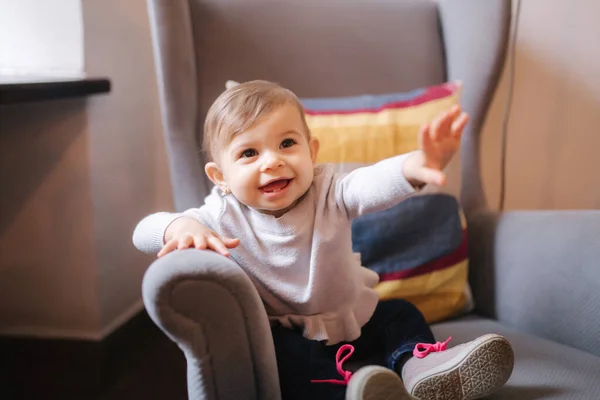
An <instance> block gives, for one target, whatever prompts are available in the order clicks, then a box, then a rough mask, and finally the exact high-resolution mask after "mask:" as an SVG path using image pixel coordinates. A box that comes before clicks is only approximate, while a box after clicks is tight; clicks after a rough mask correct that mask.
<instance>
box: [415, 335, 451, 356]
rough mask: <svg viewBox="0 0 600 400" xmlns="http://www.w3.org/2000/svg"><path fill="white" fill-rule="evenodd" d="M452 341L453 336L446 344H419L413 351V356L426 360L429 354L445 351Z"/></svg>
mask: <svg viewBox="0 0 600 400" xmlns="http://www.w3.org/2000/svg"><path fill="white" fill-rule="evenodd" d="M451 339H452V336H450V337H448V339H446V341H445V342H437V343H434V344H431V343H418V344H417V345H416V346H415V349H414V350H413V356H415V357H417V358H425V357H426V356H427V355H428V354H429V353H435V352H437V351H444V350H446V347H447V345H448V342H449V341H450V340H451ZM419 349H422V350H419Z"/></svg>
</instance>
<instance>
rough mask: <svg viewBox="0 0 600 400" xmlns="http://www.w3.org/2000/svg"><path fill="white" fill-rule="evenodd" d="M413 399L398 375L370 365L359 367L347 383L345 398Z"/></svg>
mask: <svg viewBox="0 0 600 400" xmlns="http://www.w3.org/2000/svg"><path fill="white" fill-rule="evenodd" d="M410 399H413V397H411V396H410V395H409V394H408V392H407V391H406V388H405V387H404V384H403V383H402V380H401V379H400V377H399V376H398V375H397V374H396V373H395V372H394V371H392V370H390V369H387V368H383V367H377V366H370V367H363V368H361V369H359V370H358V371H357V372H356V373H355V374H354V375H352V378H350V382H349V384H348V388H347V390H346V400H410Z"/></svg>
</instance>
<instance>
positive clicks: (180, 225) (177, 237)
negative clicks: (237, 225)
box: [158, 217, 240, 257]
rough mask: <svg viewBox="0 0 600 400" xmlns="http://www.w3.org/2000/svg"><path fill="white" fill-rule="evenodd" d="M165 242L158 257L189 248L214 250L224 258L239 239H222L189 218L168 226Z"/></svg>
mask: <svg viewBox="0 0 600 400" xmlns="http://www.w3.org/2000/svg"><path fill="white" fill-rule="evenodd" d="M165 242H166V243H165V245H164V246H163V248H162V249H161V250H160V251H159V252H158V257H162V256H164V255H165V254H167V253H170V252H172V251H173V250H183V249H188V248H191V247H195V248H196V249H199V250H205V249H210V250H214V251H216V252H217V253H219V254H221V255H223V256H225V257H229V250H228V249H233V248H235V247H237V246H238V245H239V244H240V241H239V239H230V238H226V237H223V236H221V235H219V234H218V233H216V232H215V231H213V230H211V229H209V228H207V227H206V226H204V225H202V224H201V223H200V222H198V221H197V220H195V219H193V218H189V217H181V218H177V219H176V220H175V221H173V222H172V223H171V225H169V227H168V228H167V231H166V232H165Z"/></svg>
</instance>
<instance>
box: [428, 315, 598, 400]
mask: <svg viewBox="0 0 600 400" xmlns="http://www.w3.org/2000/svg"><path fill="white" fill-rule="evenodd" d="M432 329H433V333H434V334H435V337H436V339H437V340H445V339H446V338H447V337H448V336H452V340H451V341H450V346H451V345H452V344H454V345H456V344H460V343H464V342H467V341H470V340H473V339H475V338H476V337H477V336H480V335H483V334H486V333H490V332H494V333H498V334H500V335H503V336H505V337H506V338H507V339H508V340H509V341H510V342H511V344H512V346H513V348H514V350H515V367H514V370H513V374H512V376H511V378H510V380H509V381H508V383H507V384H506V386H505V387H503V388H502V389H501V390H500V391H499V392H497V393H495V394H494V395H492V396H490V397H489V399H490V400H513V399H545V400H546V399H562V400H565V399H569V400H592V399H600V379H599V378H600V357H597V356H594V355H592V354H590V353H586V352H584V351H581V350H578V349H575V348H572V347H569V346H566V345H563V344H560V343H557V342H553V341H549V340H546V339H541V338H539V337H536V336H532V335H530V334H528V333H525V332H521V331H518V330H515V329H512V328H510V327H507V326H505V325H502V324H500V323H498V322H496V321H493V320H490V319H485V318H480V317H475V316H468V317H465V318H462V319H458V320H454V321H451V322H443V323H439V324H435V325H433V326H432Z"/></svg>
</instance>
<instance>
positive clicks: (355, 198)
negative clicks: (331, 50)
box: [133, 81, 513, 400]
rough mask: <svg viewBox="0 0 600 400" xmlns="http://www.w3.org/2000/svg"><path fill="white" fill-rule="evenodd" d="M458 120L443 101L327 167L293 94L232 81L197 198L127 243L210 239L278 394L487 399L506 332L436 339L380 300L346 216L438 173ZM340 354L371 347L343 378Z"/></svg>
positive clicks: (404, 308) (218, 107)
mask: <svg viewBox="0 0 600 400" xmlns="http://www.w3.org/2000/svg"><path fill="white" fill-rule="evenodd" d="M467 121H468V116H467V115H466V114H465V113H463V112H462V111H461V109H460V107H458V106H456V107H453V108H451V109H450V110H448V111H446V112H444V113H442V114H441V115H440V116H439V117H437V118H436V119H435V120H434V121H433V122H432V123H431V124H430V125H426V126H423V127H422V129H421V130H420V133H419V147H420V149H419V150H418V151H415V152H412V153H408V154H405V155H399V156H396V157H392V158H389V159H387V160H384V161H381V162H379V163H376V164H374V165H371V166H367V167H363V168H358V169H356V170H354V171H353V172H351V173H349V174H339V173H337V172H336V171H335V169H334V167H333V166H332V165H317V164H316V160H317V154H318V151H319V142H318V140H317V139H316V138H314V137H311V133H310V130H309V128H308V126H307V124H306V121H305V117H304V111H303V108H302V105H301V104H300V102H299V100H298V98H297V97H296V96H295V95H294V94H293V93H292V92H291V91H289V90H287V89H285V88H283V87H281V86H279V85H277V84H275V83H272V82H267V81H251V82H246V83H242V84H239V85H237V86H234V87H232V88H229V89H227V90H226V91H225V92H224V93H222V94H221V95H220V96H219V97H218V98H217V100H216V101H215V102H214V104H213V105H212V106H211V108H210V110H209V111H208V115H207V117H206V123H205V126H204V147H205V150H206V152H207V153H208V154H209V156H210V158H211V161H210V162H208V163H207V164H206V166H205V172H206V174H207V176H208V178H209V179H210V180H211V181H212V182H213V183H214V184H215V187H214V188H213V190H212V192H211V193H210V194H209V195H208V196H207V197H206V199H205V204H204V205H202V206H201V207H199V208H194V209H190V210H187V211H185V212H183V213H156V214H152V215H149V216H147V217H146V218H144V219H143V220H142V221H140V223H139V224H138V226H137V227H136V229H135V232H134V236H133V240H134V243H135V245H136V247H137V248H138V249H140V250H142V251H145V252H158V256H159V257H162V256H164V255H165V254H167V253H169V252H171V251H175V250H183V249H188V248H196V249H210V250H213V251H215V252H217V253H220V254H222V255H223V256H225V257H231V258H232V259H233V260H234V261H235V262H237V263H238V264H239V265H240V266H241V268H243V270H244V271H245V272H246V273H247V274H248V276H249V277H250V279H251V280H252V282H253V283H254V285H255V286H256V289H257V290H258V293H259V294H260V296H261V298H262V301H263V303H264V306H265V310H266V313H267V315H268V317H269V320H270V321H271V333H272V335H273V343H274V346H275V352H276V357H277V366H278V371H279V378H280V385H281V393H282V398H283V399H284V400H289V399H327V400H330V399H344V398H345V399H380V398H386V399H414V398H419V399H438V398H444V399H474V398H479V397H482V396H485V395H487V394H489V393H492V392H493V391H495V390H496V389H498V388H499V387H501V386H502V385H504V383H505V382H506V381H507V380H508V378H509V376H510V374H511V372H512V367H513V352H512V348H511V346H510V344H509V343H508V341H507V340H506V339H505V338H503V337H501V336H499V335H495V334H488V335H484V336H481V337H479V338H477V339H475V340H474V341H472V342H469V343H465V344H462V345H459V346H455V347H452V348H449V349H446V344H447V342H448V341H446V342H443V343H440V342H436V341H435V339H434V337H433V334H432V332H431V330H430V328H429V326H428V325H427V324H426V322H425V320H424V318H423V316H422V315H421V313H420V312H419V311H418V310H417V309H416V308H415V307H414V306H413V305H412V304H410V303H409V302H407V301H403V300H392V301H381V302H380V301H379V299H378V294H377V292H376V291H375V290H374V289H373V288H374V286H375V285H376V284H377V282H378V276H377V274H376V273H375V272H373V271H371V270H369V269H367V268H364V267H362V266H361V263H360V257H359V255H357V254H355V253H353V252H352V238H351V223H352V220H353V219H354V218H357V217H360V216H361V215H364V214H366V213H371V212H376V211H380V210H384V209H387V208H390V207H392V206H394V205H396V204H398V203H399V202H400V201H402V200H403V199H405V198H406V197H407V196H410V195H411V194H413V193H415V192H416V191H418V190H419V189H420V188H421V187H423V186H424V185H426V184H434V185H443V184H444V183H445V180H446V177H445V174H444V173H443V169H444V168H445V166H446V165H447V164H448V162H449V161H450V160H451V158H452V157H453V155H454V154H455V152H456V151H457V149H458V148H459V146H460V140H461V135H462V131H463V128H464V126H465V124H466V123H467ZM352 353H355V355H354V357H355V359H357V360H365V359H367V358H373V356H381V360H380V361H378V362H377V363H378V364H380V365H376V364H377V363H375V364H373V365H369V366H366V367H362V368H360V369H358V370H357V371H356V372H355V373H354V374H352V373H351V372H349V371H345V370H344V369H343V368H342V363H343V362H344V361H345V360H346V359H347V358H348V357H349V356H350V355H351V354H352ZM491 355H493V357H492V356H491ZM340 375H341V376H340Z"/></svg>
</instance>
